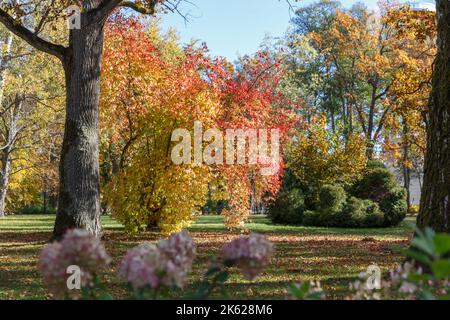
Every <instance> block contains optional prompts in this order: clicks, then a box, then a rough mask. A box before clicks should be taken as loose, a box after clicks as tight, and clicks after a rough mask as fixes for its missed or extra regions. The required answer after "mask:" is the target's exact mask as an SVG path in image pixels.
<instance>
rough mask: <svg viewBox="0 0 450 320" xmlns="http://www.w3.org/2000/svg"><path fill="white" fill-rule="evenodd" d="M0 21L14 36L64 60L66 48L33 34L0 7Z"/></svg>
mask: <svg viewBox="0 0 450 320" xmlns="http://www.w3.org/2000/svg"><path fill="white" fill-rule="evenodd" d="M0 22H1V23H2V24H3V25H4V26H5V27H6V28H7V29H8V30H9V31H11V32H12V33H14V34H15V35H16V36H18V37H20V38H22V39H23V40H24V41H26V42H27V43H28V44H29V45H31V46H33V47H35V48H36V49H38V50H40V51H42V52H45V53H48V54H51V55H53V56H55V57H57V58H59V59H60V60H61V61H64V59H65V55H66V48H65V47H64V46H61V45H57V44H54V43H51V42H48V41H46V40H44V39H42V38H41V37H39V36H37V35H35V34H34V33H33V32H31V31H30V30H28V29H27V28H25V27H24V26H22V25H21V24H20V23H17V22H16V21H15V20H14V18H13V17H11V16H10V15H9V14H8V13H6V12H5V11H4V10H2V9H0Z"/></svg>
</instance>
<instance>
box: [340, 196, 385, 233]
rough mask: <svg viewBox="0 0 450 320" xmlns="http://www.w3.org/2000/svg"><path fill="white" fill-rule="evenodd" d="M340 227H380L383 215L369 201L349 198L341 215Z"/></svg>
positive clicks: (373, 203)
mask: <svg viewBox="0 0 450 320" xmlns="http://www.w3.org/2000/svg"><path fill="white" fill-rule="evenodd" d="M341 217H342V218H341V220H340V221H339V226H340V227H381V226H382V225H383V222H384V214H383V212H382V211H381V210H380V208H379V207H378V204H376V203H375V202H373V201H371V200H363V199H358V198H355V197H349V198H348V200H347V202H346V203H345V206H344V209H343V211H342V213H341Z"/></svg>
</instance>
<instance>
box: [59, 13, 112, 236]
mask: <svg viewBox="0 0 450 320" xmlns="http://www.w3.org/2000/svg"><path fill="white" fill-rule="evenodd" d="M83 18H84V17H83ZM83 20H84V21H85V22H84V23H85V25H83V27H82V29H81V30H72V31H71V35H70V47H69V50H68V54H67V56H66V59H65V63H64V69H65V74H66V94H67V105H66V122H65V131H64V141H63V146H62V152H61V160H60V187H59V200H58V210H57V216H56V221H55V228H54V232H53V237H54V239H56V240H58V239H60V238H61V237H62V236H63V235H64V233H65V232H66V231H67V230H68V229H73V228H81V229H85V230H88V231H90V232H92V233H93V234H94V235H95V236H97V237H99V236H100V235H101V223H100V215H101V210H100V181H99V147H98V143H99V141H98V108H99V100H100V66H101V59H102V50H103V36H104V30H103V22H98V23H90V24H89V21H86V20H87V17H86V18H85V19H83ZM86 23H87V24H88V25H86Z"/></svg>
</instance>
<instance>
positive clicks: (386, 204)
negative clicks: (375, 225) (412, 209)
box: [350, 161, 408, 227]
mask: <svg viewBox="0 0 450 320" xmlns="http://www.w3.org/2000/svg"><path fill="white" fill-rule="evenodd" d="M350 193H351V195H352V196H354V197H357V198H361V199H369V200H372V201H373V202H376V203H377V204H378V205H379V207H380V209H381V211H382V212H383V213H384V221H383V224H382V225H383V226H384V227H390V226H396V225H398V224H399V223H400V222H402V221H403V220H404V219H405V217H406V214H407V211H408V208H407V203H406V191H405V190H404V189H403V188H402V187H400V186H399V184H398V183H397V180H396V179H395V176H394V175H393V174H392V173H391V172H390V171H389V170H388V169H387V168H386V166H384V165H383V164H382V163H380V162H379V161H372V162H370V163H369V165H368V167H367V169H366V174H365V175H364V177H363V178H362V179H361V180H360V181H358V182H357V183H355V185H354V186H353V187H352V189H351V190H350Z"/></svg>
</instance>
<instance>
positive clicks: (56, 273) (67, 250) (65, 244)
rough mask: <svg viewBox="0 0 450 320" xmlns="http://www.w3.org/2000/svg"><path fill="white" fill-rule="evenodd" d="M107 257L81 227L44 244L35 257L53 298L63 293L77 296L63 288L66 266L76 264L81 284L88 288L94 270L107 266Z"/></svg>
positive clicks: (97, 240)
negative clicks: (59, 238)
mask: <svg viewBox="0 0 450 320" xmlns="http://www.w3.org/2000/svg"><path fill="white" fill-rule="evenodd" d="M110 262H111V258H110V257H109V256H108V254H107V253H106V250H105V248H104V246H103V244H102V243H101V242H100V240H99V239H97V238H96V237H94V236H93V235H92V234H91V233H89V232H88V231H85V230H78V229H74V230H69V231H68V232H67V233H66V234H65V235H64V237H63V239H62V240H61V242H54V243H51V244H48V245H46V246H45V247H44V249H43V250H42V252H41V256H40V260H39V269H40V271H41V274H42V277H43V282H44V283H45V284H46V285H47V286H48V288H49V291H50V293H51V294H52V295H53V297H54V298H55V299H63V298H64V297H66V296H70V297H72V298H78V297H79V295H80V292H79V291H74V290H69V289H68V287H67V279H68V276H69V275H68V274H67V268H68V267H69V266H77V267H79V268H80V271H81V279H80V280H81V286H82V287H83V288H86V287H90V286H91V285H92V281H93V279H94V277H95V275H96V273H97V272H98V271H99V270H100V269H102V268H105V267H107V266H108V265H109V264H110Z"/></svg>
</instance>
